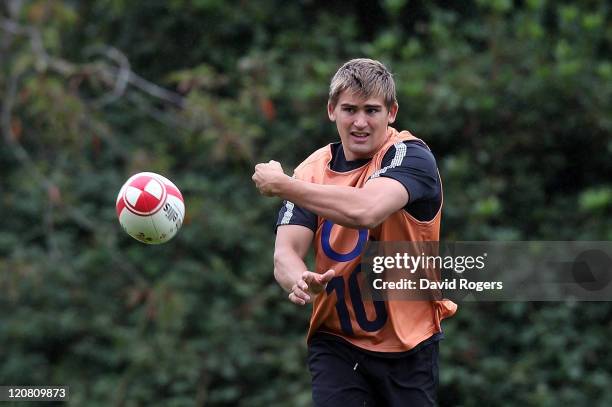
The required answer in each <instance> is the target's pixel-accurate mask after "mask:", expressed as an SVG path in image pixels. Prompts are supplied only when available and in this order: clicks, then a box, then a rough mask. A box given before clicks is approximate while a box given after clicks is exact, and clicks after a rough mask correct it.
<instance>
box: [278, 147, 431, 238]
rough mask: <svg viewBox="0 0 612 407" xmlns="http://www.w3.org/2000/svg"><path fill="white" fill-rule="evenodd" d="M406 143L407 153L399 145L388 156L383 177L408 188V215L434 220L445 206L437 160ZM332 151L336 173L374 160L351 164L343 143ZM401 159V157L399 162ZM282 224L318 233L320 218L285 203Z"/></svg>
mask: <svg viewBox="0 0 612 407" xmlns="http://www.w3.org/2000/svg"><path fill="white" fill-rule="evenodd" d="M403 144H404V147H405V151H401V152H398V149H397V148H396V147H395V146H391V147H390V148H389V150H388V151H387V152H386V153H385V156H384V157H383V160H382V164H381V170H379V171H378V173H379V176H381V177H388V178H392V179H394V180H396V181H399V182H400V183H401V184H402V185H403V186H404V188H406V191H408V195H409V199H408V203H407V204H406V206H404V210H405V211H406V212H408V213H409V214H410V215H412V216H413V217H414V218H416V219H417V220H419V221H423V222H426V221H429V220H432V219H433V218H434V217H435V216H436V213H438V210H439V209H440V205H442V186H441V185H440V178H439V177H438V166H437V164H436V159H435V158H434V156H433V154H432V153H431V151H429V149H428V148H427V147H426V146H425V145H424V144H423V143H422V142H420V141H418V140H408V141H404V142H403ZM331 148H332V160H331V163H330V167H331V169H332V170H334V171H336V172H347V171H352V170H354V169H356V168H359V167H361V166H363V165H365V164H367V163H368V162H369V161H370V158H367V159H360V160H354V161H347V160H346V158H345V157H344V150H343V149H342V145H341V144H340V143H339V142H338V143H334V144H332V145H331ZM402 149H403V148H402ZM402 155H403V158H402ZM398 158H401V162H399V163H398V162H397V161H398ZM287 211H289V214H288V213H287ZM287 215H290V216H287ZM279 225H302V226H306V227H308V228H310V229H311V230H312V231H313V232H316V230H317V215H316V214H314V213H312V212H311V211H309V210H307V209H304V208H300V207H299V206H297V205H294V204H293V203H292V202H287V201H285V202H284V203H283V207H282V208H281V210H280V212H279V214H278V220H277V222H276V226H277V227H278V226H279Z"/></svg>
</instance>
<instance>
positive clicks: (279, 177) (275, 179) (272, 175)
mask: <svg viewBox="0 0 612 407" xmlns="http://www.w3.org/2000/svg"><path fill="white" fill-rule="evenodd" d="M251 178H252V179H253V181H254V182H255V186H256V187H257V189H259V192H260V193H261V194H262V195H265V196H275V195H278V194H279V193H280V184H281V183H282V182H283V181H285V180H286V179H287V178H289V176H288V175H286V174H285V172H284V171H283V167H281V165H280V163H279V162H278V161H274V160H270V162H267V163H261V164H257V165H256V166H255V173H254V174H253V176H252V177H251Z"/></svg>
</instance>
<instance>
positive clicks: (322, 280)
mask: <svg viewBox="0 0 612 407" xmlns="http://www.w3.org/2000/svg"><path fill="white" fill-rule="evenodd" d="M335 276H336V272H335V271H334V270H332V269H330V270H327V271H326V272H325V273H323V274H319V273H313V272H312V271H305V272H304V273H302V278H300V279H299V280H298V281H297V282H296V283H295V284H294V285H293V287H291V292H290V293H289V300H290V301H291V302H293V303H294V304H297V305H306V304H309V303H311V302H312V301H314V298H315V297H316V296H317V295H319V294H320V293H322V292H323V290H325V287H327V283H329V282H330V281H331V279H332V278H334V277H335Z"/></svg>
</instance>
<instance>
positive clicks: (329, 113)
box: [327, 102, 336, 122]
mask: <svg viewBox="0 0 612 407" xmlns="http://www.w3.org/2000/svg"><path fill="white" fill-rule="evenodd" d="M335 110H336V107H335V106H334V105H332V104H331V102H327V117H329V120H331V121H332V122H335V121H336V112H335Z"/></svg>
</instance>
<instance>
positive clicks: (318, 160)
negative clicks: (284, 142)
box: [294, 144, 332, 177]
mask: <svg viewBox="0 0 612 407" xmlns="http://www.w3.org/2000/svg"><path fill="white" fill-rule="evenodd" d="M331 158H332V153H331V145H330V144H328V145H326V146H324V147H321V148H319V149H318V150H316V151H314V152H313V153H312V154H310V155H309V156H308V158H306V159H305V160H304V161H302V162H301V163H300V165H298V166H297V167H296V168H295V171H294V173H295V175H296V176H297V177H300V175H306V174H307V173H309V172H312V171H317V170H319V169H320V168H324V167H325V166H326V165H327V164H328V163H329V161H330V160H331Z"/></svg>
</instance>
